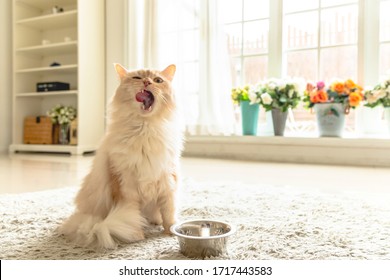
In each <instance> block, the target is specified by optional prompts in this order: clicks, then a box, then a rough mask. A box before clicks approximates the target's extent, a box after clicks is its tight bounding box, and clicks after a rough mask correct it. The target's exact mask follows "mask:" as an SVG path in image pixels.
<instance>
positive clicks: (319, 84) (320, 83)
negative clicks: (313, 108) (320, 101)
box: [317, 81, 325, 90]
mask: <svg viewBox="0 0 390 280" xmlns="http://www.w3.org/2000/svg"><path fill="white" fill-rule="evenodd" d="M324 87H325V83H324V82H322V81H320V82H318V83H317V90H322V89H323V88H324Z"/></svg>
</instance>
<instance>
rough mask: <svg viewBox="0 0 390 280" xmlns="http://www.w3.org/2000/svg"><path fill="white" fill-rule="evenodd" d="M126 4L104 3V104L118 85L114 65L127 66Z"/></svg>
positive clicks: (119, 0) (119, 1)
mask: <svg viewBox="0 0 390 280" xmlns="http://www.w3.org/2000/svg"><path fill="white" fill-rule="evenodd" d="M127 2H128V1H127V0H110V1H106V101H107V102H106V104H108V103H109V102H110V100H111V97H112V96H113V95H114V93H115V90H116V88H117V87H118V84H119V80H118V76H117V74H116V72H115V70H114V63H120V64H122V65H124V66H125V67H126V66H127V65H126V60H127V59H126V57H125V54H126V52H125V48H126V41H127V40H126V31H125V29H126V27H125V24H126V23H127V21H126V18H125V12H126V9H127Z"/></svg>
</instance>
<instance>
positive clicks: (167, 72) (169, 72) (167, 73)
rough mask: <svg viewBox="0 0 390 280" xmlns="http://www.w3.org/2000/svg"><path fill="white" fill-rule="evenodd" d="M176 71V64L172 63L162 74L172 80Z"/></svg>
mask: <svg viewBox="0 0 390 280" xmlns="http://www.w3.org/2000/svg"><path fill="white" fill-rule="evenodd" d="M175 72H176V65H174V64H171V65H169V66H168V67H167V68H165V69H164V70H163V71H161V74H163V76H164V77H165V78H167V79H168V80H170V81H172V80H173V76H174V75H175Z"/></svg>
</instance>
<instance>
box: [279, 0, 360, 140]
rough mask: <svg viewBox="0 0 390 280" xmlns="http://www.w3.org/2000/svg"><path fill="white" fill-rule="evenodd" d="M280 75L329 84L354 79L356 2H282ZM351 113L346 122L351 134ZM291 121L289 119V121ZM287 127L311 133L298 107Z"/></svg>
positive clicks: (311, 123)
mask: <svg viewBox="0 0 390 280" xmlns="http://www.w3.org/2000/svg"><path fill="white" fill-rule="evenodd" d="M283 4H284V6H283V7H284V10H283V11H284V17H283V18H284V25H283V50H284V61H283V62H284V72H285V74H286V75H287V76H290V77H303V78H304V79H305V80H309V81H320V80H321V81H325V82H326V83H329V82H331V80H332V79H334V78H342V79H347V78H352V79H354V80H355V81H356V80H357V74H358V73H357V69H358V68H357V63H358V57H357V39H358V20H357V19H358V5H357V1H356V0H343V1H340V0H339V1H335V0H314V1H313V0H312V1H305V0H299V1H291V0H284V1H283ZM354 115H355V114H354V112H353V111H351V113H350V114H349V115H348V117H347V119H346V130H347V131H353V130H354V124H355V116H354ZM290 121H291V118H290ZM292 122H295V123H294V124H291V125H290V126H288V127H287V128H289V127H290V129H295V130H298V131H295V132H298V133H302V132H313V131H314V130H315V122H314V120H313V115H312V114H310V113H308V112H307V110H305V109H304V108H303V106H300V107H299V108H297V109H296V110H294V115H293V120H292Z"/></svg>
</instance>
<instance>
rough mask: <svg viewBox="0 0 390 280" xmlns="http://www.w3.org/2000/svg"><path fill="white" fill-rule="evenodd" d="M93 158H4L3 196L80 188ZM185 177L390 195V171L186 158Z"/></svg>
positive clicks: (0, 168) (0, 166) (0, 173)
mask: <svg viewBox="0 0 390 280" xmlns="http://www.w3.org/2000/svg"><path fill="white" fill-rule="evenodd" d="M92 160H93V156H91V155H90V156H78V157H77V156H74V157H70V156H58V155H40V154H10V155H8V154H2V155H0V194H1V193H21V192H31V191H40V190H47V189H54V188H61V187H67V186H77V185H79V184H80V183H81V181H82V179H83V177H84V176H85V175H86V174H87V173H88V170H89V168H90V165H91V162H92ZM182 175H183V177H187V178H188V177H190V178H192V179H194V180H196V181H203V182H205V181H213V182H215V181H219V182H231V181H235V182H237V181H240V182H244V183H251V184H259V185H260V184H272V185H277V186H278V185H281V186H285V185H289V186H291V187H294V188H310V189H312V190H321V191H326V192H338V191H347V192H349V191H352V192H355V191H357V192H363V193H367V194H369V193H387V194H388V193H390V168H362V167H345V166H321V165H300V164H283V163H262V162H243V161H229V160H217V159H201V158H183V159H182Z"/></svg>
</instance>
